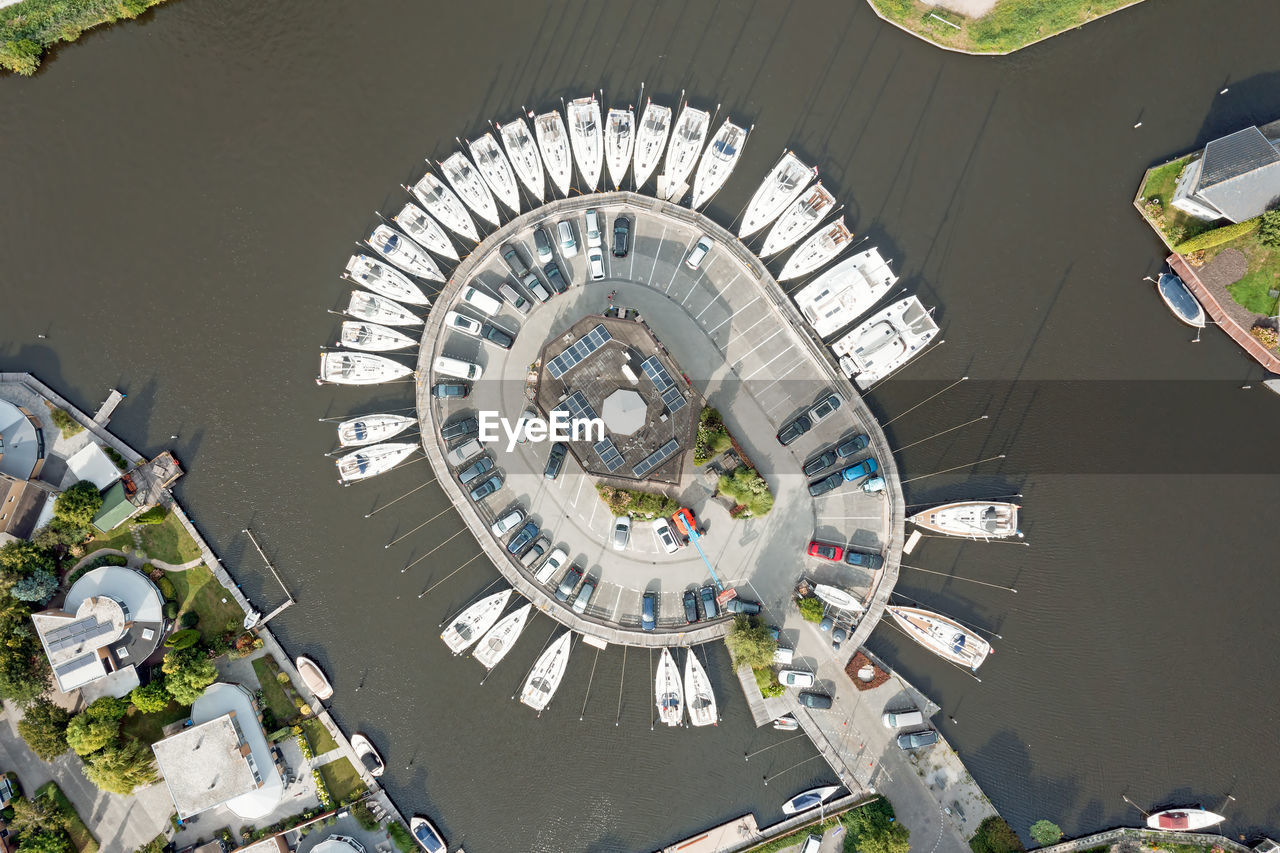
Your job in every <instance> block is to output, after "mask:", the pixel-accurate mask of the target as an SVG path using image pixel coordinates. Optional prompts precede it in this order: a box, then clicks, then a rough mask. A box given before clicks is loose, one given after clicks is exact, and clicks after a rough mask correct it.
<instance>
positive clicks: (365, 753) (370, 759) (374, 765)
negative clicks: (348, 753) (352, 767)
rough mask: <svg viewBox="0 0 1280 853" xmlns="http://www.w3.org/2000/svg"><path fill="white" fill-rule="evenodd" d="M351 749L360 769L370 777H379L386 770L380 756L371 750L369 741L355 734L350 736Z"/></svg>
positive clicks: (376, 751)
mask: <svg viewBox="0 0 1280 853" xmlns="http://www.w3.org/2000/svg"><path fill="white" fill-rule="evenodd" d="M351 748H352V749H353V750H355V753H356V757H357V758H359V759H360V765H361V768H362V769H363V770H364V772H366V773H368V774H369V775H370V776H375V777H376V776H381V775H382V774H383V772H384V771H385V770H386V769H387V765H386V763H385V762H383V760H382V756H381V755H379V754H378V750H376V749H374V748H373V744H372V743H371V742H370V740H369V739H368V738H367V737H365V736H364V735H362V734H361V733H360V732H356V733H355V734H353V735H352V736H351Z"/></svg>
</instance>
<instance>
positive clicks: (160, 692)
mask: <svg viewBox="0 0 1280 853" xmlns="http://www.w3.org/2000/svg"><path fill="white" fill-rule="evenodd" d="M129 701H131V702H132V703H133V707H135V708H137V709H138V712H139V713H142V714H154V713H157V712H158V711H163V710H164V709H165V708H167V707H169V691H167V690H165V689H164V680H163V679H155V680H153V681H152V682H151V683H150V684H140V685H138V686H137V687H135V688H133V691H132V692H131V693H130V694H129Z"/></svg>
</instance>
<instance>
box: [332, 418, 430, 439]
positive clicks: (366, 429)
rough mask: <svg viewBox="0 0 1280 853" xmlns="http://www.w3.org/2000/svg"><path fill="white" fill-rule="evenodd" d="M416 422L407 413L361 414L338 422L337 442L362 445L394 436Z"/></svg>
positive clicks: (415, 419)
mask: <svg viewBox="0 0 1280 853" xmlns="http://www.w3.org/2000/svg"><path fill="white" fill-rule="evenodd" d="M417 422H418V420H417V418H411V417H408V416H407V415H361V416H360V417H358V418H351V419H350V420H346V421H343V422H342V423H340V424H338V444H340V445H341V446H343V447H363V446H364V445H366V444H377V443H378V442H380V441H387V440H388V439H392V438H395V437H396V436H397V435H399V434H400V433H402V432H404V431H405V430H407V429H408V428H409V427H411V426H413V425H414V424H416V423H417Z"/></svg>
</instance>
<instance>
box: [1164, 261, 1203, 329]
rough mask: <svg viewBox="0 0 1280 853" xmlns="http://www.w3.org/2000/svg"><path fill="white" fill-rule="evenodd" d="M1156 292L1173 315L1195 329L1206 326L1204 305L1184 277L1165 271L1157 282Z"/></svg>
mask: <svg viewBox="0 0 1280 853" xmlns="http://www.w3.org/2000/svg"><path fill="white" fill-rule="evenodd" d="M1156 292H1157V293H1159V294H1160V299H1161V300H1162V301H1163V302H1164V304H1165V307H1167V308H1168V309H1169V311H1170V312H1171V313H1172V314H1173V316H1175V317H1177V318H1178V319H1179V320H1181V321H1182V322H1184V323H1186V324H1187V325H1188V326H1190V327H1191V328H1193V329H1203V328H1204V323H1205V320H1204V306H1202V305H1201V304H1200V301H1199V300H1198V299H1196V297H1195V295H1194V294H1192V292H1191V288H1189V287H1187V285H1186V283H1185V282H1184V281H1183V280H1182V279H1180V278H1178V277H1177V276H1176V275H1172V274H1170V273H1164V274H1163V275H1161V276H1160V280H1159V282H1157V283H1156Z"/></svg>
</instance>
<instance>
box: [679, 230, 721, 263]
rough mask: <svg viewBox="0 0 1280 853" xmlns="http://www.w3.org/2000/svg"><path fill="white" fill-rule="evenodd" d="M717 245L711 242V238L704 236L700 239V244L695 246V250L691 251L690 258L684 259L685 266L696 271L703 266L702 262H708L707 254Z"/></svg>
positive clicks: (697, 243)
mask: <svg viewBox="0 0 1280 853" xmlns="http://www.w3.org/2000/svg"><path fill="white" fill-rule="evenodd" d="M714 245H715V243H713V242H711V238H710V237H708V236H707V235H706V234H703V235H702V236H701V237H699V238H698V242H696V243H694V244H693V248H692V249H690V250H689V256H688V257H687V258H685V259H684V265H685V266H687V267H688V268H689V269H691V270H696V269H697V268H698V267H700V266H702V262H703V261H704V260H706V257H707V253H708V252H710V251H711V247H712V246H714Z"/></svg>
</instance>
